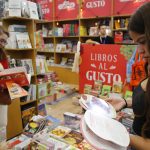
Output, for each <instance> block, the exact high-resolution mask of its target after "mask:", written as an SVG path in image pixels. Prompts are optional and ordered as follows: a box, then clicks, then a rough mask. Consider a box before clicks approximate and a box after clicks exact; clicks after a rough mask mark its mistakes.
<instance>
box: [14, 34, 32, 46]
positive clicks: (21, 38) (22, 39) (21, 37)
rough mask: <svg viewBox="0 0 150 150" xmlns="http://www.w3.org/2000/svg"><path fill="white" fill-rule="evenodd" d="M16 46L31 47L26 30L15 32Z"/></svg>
mask: <svg viewBox="0 0 150 150" xmlns="http://www.w3.org/2000/svg"><path fill="white" fill-rule="evenodd" d="M16 39H17V44H18V48H32V46H31V42H30V38H29V34H28V32H24V33H19V34H16Z"/></svg>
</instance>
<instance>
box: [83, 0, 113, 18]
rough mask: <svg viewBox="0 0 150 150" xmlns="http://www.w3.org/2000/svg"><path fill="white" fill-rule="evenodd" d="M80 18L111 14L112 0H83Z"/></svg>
mask: <svg viewBox="0 0 150 150" xmlns="http://www.w3.org/2000/svg"><path fill="white" fill-rule="evenodd" d="M81 9H82V11H81V18H94V17H103V16H111V13H112V12H111V11H112V0H83V2H82V5H81Z"/></svg>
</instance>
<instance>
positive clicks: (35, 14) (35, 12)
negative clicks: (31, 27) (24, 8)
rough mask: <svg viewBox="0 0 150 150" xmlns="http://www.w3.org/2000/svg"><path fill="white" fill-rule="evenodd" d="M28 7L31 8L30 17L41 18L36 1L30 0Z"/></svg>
mask: <svg viewBox="0 0 150 150" xmlns="http://www.w3.org/2000/svg"><path fill="white" fill-rule="evenodd" d="M28 8H29V13H30V18H32V19H39V15H38V10H37V5H36V3H34V2H31V1H28Z"/></svg>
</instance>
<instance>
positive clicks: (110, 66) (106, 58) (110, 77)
mask: <svg viewBox="0 0 150 150" xmlns="http://www.w3.org/2000/svg"><path fill="white" fill-rule="evenodd" d="M133 49H134V46H133V45H130V46H129V45H126V46H125V45H114V44H113V45H111V44H110V45H100V44H99V45H92V44H82V45H81V64H80V72H79V84H80V85H79V86H80V87H79V91H80V93H83V89H84V85H85V84H90V85H93V84H94V81H95V80H102V82H103V84H106V85H113V82H114V81H122V82H123V83H124V81H125V78H126V64H127V61H128V59H129V58H130V56H128V55H129V51H130V52H131V51H132V50H133ZM131 55H132V54H131Z"/></svg>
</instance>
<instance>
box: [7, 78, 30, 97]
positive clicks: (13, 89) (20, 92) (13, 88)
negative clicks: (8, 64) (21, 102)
mask: <svg viewBox="0 0 150 150" xmlns="http://www.w3.org/2000/svg"><path fill="white" fill-rule="evenodd" d="M6 86H7V89H8V92H9V95H10V98H11V99H15V98H19V97H23V96H27V95H28V92H27V91H26V90H24V89H23V88H22V87H20V86H19V85H18V84H16V83H14V82H11V81H10V82H6Z"/></svg>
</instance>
